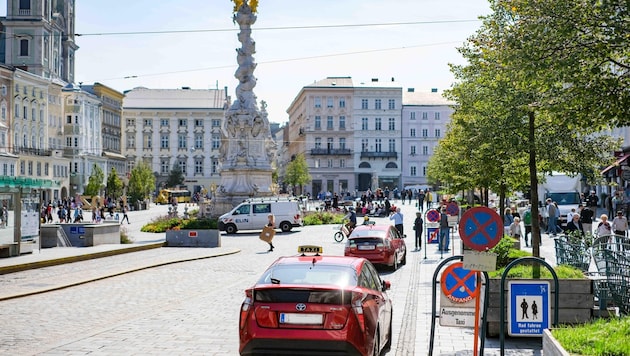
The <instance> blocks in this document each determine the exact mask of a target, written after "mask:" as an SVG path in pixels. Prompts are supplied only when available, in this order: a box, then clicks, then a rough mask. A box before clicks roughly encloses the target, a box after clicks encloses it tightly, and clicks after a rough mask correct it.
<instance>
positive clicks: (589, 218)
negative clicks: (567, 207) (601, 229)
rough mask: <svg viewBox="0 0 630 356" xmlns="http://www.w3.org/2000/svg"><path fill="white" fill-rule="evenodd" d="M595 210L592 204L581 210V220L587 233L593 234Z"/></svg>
mask: <svg viewBox="0 0 630 356" xmlns="http://www.w3.org/2000/svg"><path fill="white" fill-rule="evenodd" d="M594 215H595V212H594V211H593V210H591V208H590V206H588V205H587V206H585V207H584V209H582V212H580V220H581V221H582V227H583V228H584V233H585V234H591V235H592V234H593V216H594Z"/></svg>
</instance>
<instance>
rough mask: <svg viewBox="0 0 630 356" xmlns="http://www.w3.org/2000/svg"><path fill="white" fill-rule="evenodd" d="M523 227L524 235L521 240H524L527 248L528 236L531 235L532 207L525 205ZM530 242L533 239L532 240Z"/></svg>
mask: <svg viewBox="0 0 630 356" xmlns="http://www.w3.org/2000/svg"><path fill="white" fill-rule="evenodd" d="M523 225H524V226H525V233H524V235H523V240H525V246H527V247H529V235H530V234H531V233H532V206H531V205H527V210H525V212H524V213H523ZM532 241H534V240H533V238H532Z"/></svg>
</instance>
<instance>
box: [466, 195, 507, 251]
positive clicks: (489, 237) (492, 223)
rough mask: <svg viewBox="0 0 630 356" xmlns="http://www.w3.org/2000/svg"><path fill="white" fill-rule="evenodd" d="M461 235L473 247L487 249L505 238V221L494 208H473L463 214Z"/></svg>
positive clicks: (474, 248)
mask: <svg viewBox="0 0 630 356" xmlns="http://www.w3.org/2000/svg"><path fill="white" fill-rule="evenodd" d="M459 236H460V237H461V239H462V241H463V242H464V245H466V246H468V247H470V248H471V249H473V250H475V251H486V250H487V249H490V248H493V247H494V246H496V245H497V244H498V243H499V241H501V239H502V238H503V222H502V221H501V217H500V216H499V214H497V213H496V211H494V210H493V209H490V208H488V207H483V206H482V207H475V208H471V209H468V210H466V212H465V213H464V214H463V215H462V219H461V221H460V222H459Z"/></svg>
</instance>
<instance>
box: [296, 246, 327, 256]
mask: <svg viewBox="0 0 630 356" xmlns="http://www.w3.org/2000/svg"><path fill="white" fill-rule="evenodd" d="M323 252H324V249H323V248H322V247H321V246H314V245H302V246H298V253H301V254H305V253H314V254H316V255H319V254H320V253H323Z"/></svg>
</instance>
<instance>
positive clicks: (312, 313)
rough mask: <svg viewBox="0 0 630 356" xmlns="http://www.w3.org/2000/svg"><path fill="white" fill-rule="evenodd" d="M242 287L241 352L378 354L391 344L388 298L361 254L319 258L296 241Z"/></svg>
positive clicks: (318, 253)
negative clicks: (291, 251)
mask: <svg viewBox="0 0 630 356" xmlns="http://www.w3.org/2000/svg"><path fill="white" fill-rule="evenodd" d="M298 252H299V253H301V254H300V255H297V256H290V257H280V258H279V259H277V260H276V261H275V262H274V263H272V264H271V266H269V268H268V269H267V270H266V271H265V272H264V273H263V274H262V276H261V277H260V279H259V280H258V282H256V284H255V285H254V286H252V287H251V288H248V289H247V290H245V300H244V301H243V304H242V305H241V311H240V320H239V353H240V354H241V355H258V354H265V355H279V354H282V355H305V354H308V355H323V354H335V355H366V356H377V355H380V354H381V352H382V351H383V350H389V349H390V347H391V343H392V301H391V299H390V298H389V296H388V295H387V293H386V291H387V290H388V289H390V287H391V284H390V283H389V282H388V281H383V280H381V278H380V276H379V274H378V272H377V271H376V269H375V268H374V265H372V263H370V262H369V261H368V260H366V259H364V258H356V257H344V256H323V255H322V249H321V247H318V246H301V247H299V248H298Z"/></svg>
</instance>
